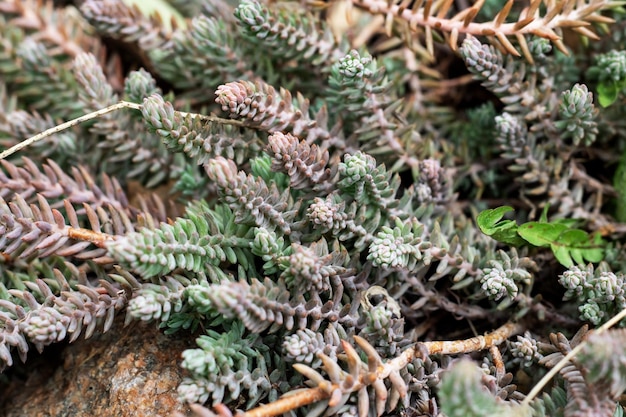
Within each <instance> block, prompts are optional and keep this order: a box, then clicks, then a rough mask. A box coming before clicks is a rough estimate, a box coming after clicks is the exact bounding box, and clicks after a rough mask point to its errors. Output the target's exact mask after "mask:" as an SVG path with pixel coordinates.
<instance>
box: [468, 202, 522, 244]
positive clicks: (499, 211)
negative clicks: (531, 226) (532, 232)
mask: <svg viewBox="0 0 626 417" xmlns="http://www.w3.org/2000/svg"><path fill="white" fill-rule="evenodd" d="M510 211H513V207H510V206H502V207H497V208H495V209H488V210H484V211H482V212H480V214H479V215H478V217H476V223H477V224H478V227H479V228H480V230H481V232H483V233H484V234H486V235H487V236H491V237H492V238H494V239H496V240H497V241H498V242H502V243H507V244H509V245H513V246H521V245H523V244H524V243H525V242H524V240H523V239H521V238H520V237H519V236H518V235H517V223H515V221H513V220H502V218H503V217H504V215H505V214H506V213H508V212H510Z"/></svg>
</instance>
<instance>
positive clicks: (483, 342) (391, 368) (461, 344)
mask: <svg viewBox="0 0 626 417" xmlns="http://www.w3.org/2000/svg"><path fill="white" fill-rule="evenodd" d="M522 331H523V326H522V325H521V324H519V323H513V322H509V323H506V324H505V325H503V326H501V327H499V328H498V329H496V330H495V331H493V332H491V333H487V334H486V335H484V336H477V337H472V338H470V339H465V340H455V341H433V342H421V343H418V344H417V345H415V346H413V347H410V348H408V349H407V350H405V351H404V352H402V354H401V355H400V356H398V357H397V358H395V359H392V360H391V361H389V362H387V363H384V364H382V365H381V366H379V367H378V370H377V372H376V378H372V375H371V374H364V375H361V377H360V378H359V379H360V380H359V382H358V383H356V384H355V385H354V386H353V387H352V390H353V392H356V391H358V389H360V388H361V387H363V386H366V385H370V384H371V383H372V382H373V380H372V379H374V380H375V379H385V378H387V377H388V376H389V375H390V374H391V373H392V372H397V371H399V370H401V369H404V368H405V367H406V366H407V365H408V364H409V363H410V362H411V361H412V360H413V359H414V358H415V357H417V356H421V355H422V354H423V352H424V351H426V352H428V354H429V355H433V354H436V353H438V354H444V355H454V354H458V353H470V352H476V351H479V350H484V349H490V348H492V347H494V346H497V345H499V344H501V343H503V342H504V341H505V340H506V339H508V338H509V337H511V336H514V335H516V334H519V333H521V332H522ZM355 340H356V336H355ZM359 345H362V343H359ZM366 379H367V380H366ZM340 389H341V387H340V386H339V385H337V384H332V386H318V387H315V388H308V389H302V390H299V391H296V392H293V393H290V394H288V395H287V396H285V397H283V398H280V399H279V400H277V401H274V402H272V403H270V404H265V405H261V406H259V407H257V408H255V409H252V410H250V411H246V412H241V413H237V414H236V415H235V417H273V416H279V415H282V414H285V413H287V412H289V411H292V410H295V409H297V408H300V407H303V406H305V405H308V404H313V403H315V402H317V401H322V400H325V399H329V398H330V396H331V394H332V393H333V392H335V391H336V390H340Z"/></svg>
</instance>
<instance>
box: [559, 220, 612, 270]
mask: <svg viewBox="0 0 626 417" xmlns="http://www.w3.org/2000/svg"><path fill="white" fill-rule="evenodd" d="M598 236H599V235H598ZM601 244H602V240H601V238H600V241H598V239H597V238H594V239H593V241H592V238H591V236H589V234H588V233H587V232H585V231H583V230H580V229H572V230H567V231H565V232H563V233H562V234H561V236H559V237H558V239H556V240H555V241H554V242H553V243H552V244H551V245H550V248H551V249H552V253H554V257H555V258H556V259H557V260H558V261H559V262H560V263H561V265H563V266H565V267H568V268H569V267H571V266H573V265H584V264H586V263H587V262H600V261H601V260H602V259H603V258H604V250H603V249H602V248H601V247H600V245H601Z"/></svg>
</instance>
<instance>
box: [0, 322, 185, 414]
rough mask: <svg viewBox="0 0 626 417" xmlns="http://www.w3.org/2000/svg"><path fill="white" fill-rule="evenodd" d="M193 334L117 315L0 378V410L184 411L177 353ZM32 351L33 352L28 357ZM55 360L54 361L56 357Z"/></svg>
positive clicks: (166, 412)
mask: <svg viewBox="0 0 626 417" xmlns="http://www.w3.org/2000/svg"><path fill="white" fill-rule="evenodd" d="M193 343H194V342H193V337H189V335H185V337H180V336H178V337H177V335H171V336H166V335H164V334H163V333H162V332H161V331H160V330H159V329H157V328H156V326H155V325H154V324H145V323H131V324H130V325H129V326H128V327H126V328H125V327H123V325H122V322H121V321H119V320H118V321H117V322H116V323H115V324H114V326H113V328H112V329H111V330H109V332H107V333H105V334H99V335H96V336H94V337H92V338H91V339H88V340H84V339H82V338H81V339H79V340H78V341H76V342H74V343H73V344H71V345H67V346H66V347H65V348H62V349H60V348H58V347H55V346H51V347H50V349H51V350H50V352H47V351H46V352H44V355H42V356H41V357H36V356H38V355H31V357H29V360H28V362H27V363H26V365H25V366H24V367H23V368H22V369H23V370H20V369H18V370H17V371H10V373H9V375H8V376H10V381H11V382H10V383H9V384H8V385H7V384H3V383H0V416H6V417H23V416H29V417H31V416H42V417H48V416H50V417H63V416H72V417H74V416H133V417H134V416H151V417H156V416H164V417H165V416H170V415H171V414H172V413H173V412H174V411H181V412H184V413H186V412H188V409H187V407H184V406H182V405H181V404H180V403H179V402H178V400H177V395H176V388H177V386H178V384H179V383H180V380H181V379H182V374H181V367H180V362H181V353H182V351H183V350H185V349H187V348H190V347H192V346H191V345H190V344H193ZM32 356H35V357H32ZM55 362H56V363H55Z"/></svg>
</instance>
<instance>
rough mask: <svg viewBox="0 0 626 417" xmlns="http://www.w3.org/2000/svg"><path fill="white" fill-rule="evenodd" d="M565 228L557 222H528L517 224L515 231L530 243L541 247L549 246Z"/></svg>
mask: <svg viewBox="0 0 626 417" xmlns="http://www.w3.org/2000/svg"><path fill="white" fill-rule="evenodd" d="M567 229H568V228H567V226H566V225H564V224H559V223H539V222H528V223H524V224H522V225H521V226H519V227H518V228H517V233H518V234H519V235H520V236H521V237H522V238H523V239H524V240H526V241H527V242H528V243H530V244H531V245H535V246H540V247H543V246H550V245H551V244H552V243H553V242H554V241H556V240H557V239H558V238H559V236H560V235H561V234H562V233H563V232H565V231H566V230H567Z"/></svg>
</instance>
